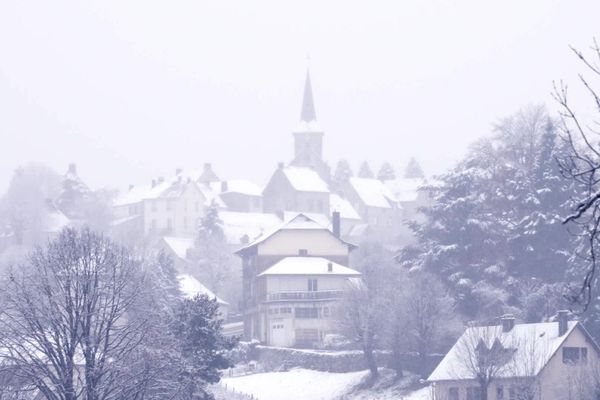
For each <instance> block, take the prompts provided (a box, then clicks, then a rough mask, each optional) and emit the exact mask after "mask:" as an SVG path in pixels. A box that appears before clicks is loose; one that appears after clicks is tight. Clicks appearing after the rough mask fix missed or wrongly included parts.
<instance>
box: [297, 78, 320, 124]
mask: <svg viewBox="0 0 600 400" xmlns="http://www.w3.org/2000/svg"><path fill="white" fill-rule="evenodd" d="M316 120H317V113H316V112H315V102H314V100H313V92H312V85H311V83H310V71H309V70H308V68H307V69H306V80H305V81H304V97H303V98H302V110H301V111H300V121H304V122H312V121H316Z"/></svg>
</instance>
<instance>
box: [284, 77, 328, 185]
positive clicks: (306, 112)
mask: <svg viewBox="0 0 600 400" xmlns="http://www.w3.org/2000/svg"><path fill="white" fill-rule="evenodd" d="M293 135H294V160H293V161H292V162H291V165H294V166H297V167H307V168H311V169H313V170H315V171H316V172H317V173H318V174H319V176H321V178H322V179H323V180H325V182H329V178H330V170H329V166H328V165H327V164H326V163H325V162H324V161H323V136H324V133H323V130H322V129H321V128H320V127H319V124H318V123H317V113H316V112H315V103H314V100H313V92H312V85H311V82H310V72H309V71H308V70H306V81H305V82H304V96H303V98H302V109H301V110H300V123H299V124H298V127H297V128H296V129H295V130H294V132H293Z"/></svg>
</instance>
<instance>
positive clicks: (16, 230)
mask: <svg viewBox="0 0 600 400" xmlns="http://www.w3.org/2000/svg"><path fill="white" fill-rule="evenodd" d="M59 192H60V176H59V175H58V174H57V173H56V172H55V171H54V170H52V169H51V168H49V167H47V166H45V165H41V164H27V165H25V166H22V167H19V168H17V169H16V170H15V172H14V174H13V176H12V179H11V181H10V184H9V186H8V190H7V191H6V193H5V194H4V196H3V197H2V198H1V199H0V230H3V231H6V230H8V231H9V232H12V233H13V234H14V235H15V241H16V243H17V244H19V245H25V246H32V245H35V244H38V243H40V242H41V241H42V240H43V239H44V231H45V230H46V229H47V228H48V225H49V221H48V219H49V214H50V213H51V212H52V211H53V209H54V203H53V200H54V199H55V198H56V196H57V195H58V193H59Z"/></svg>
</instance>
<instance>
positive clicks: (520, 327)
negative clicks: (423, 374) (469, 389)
mask: <svg viewBox="0 0 600 400" xmlns="http://www.w3.org/2000/svg"><path fill="white" fill-rule="evenodd" d="M576 327H578V328H579V329H582V330H584V328H583V327H582V326H581V325H580V324H579V323H578V322H576V321H570V322H569V323H568V329H567V332H566V333H565V334H563V335H562V336H559V335H558V322H543V323H535V324H517V325H515V326H514V327H513V328H512V329H511V330H510V331H508V332H503V331H502V326H501V325H496V326H480V327H471V328H467V329H466V330H465V332H464V333H463V335H462V336H461V337H460V338H459V339H458V341H457V342H456V343H455V344H454V346H453V347H452V349H450V351H449V352H448V354H446V356H445V357H444V359H443V360H442V361H441V362H440V364H439V365H438V366H437V368H436V369H435V370H434V371H433V372H432V373H431V375H430V376H429V379H428V380H429V381H444V380H463V379H475V374H474V371H473V369H472V368H469V367H468V365H469V360H475V359H476V358H473V357H474V356H473V357H470V356H469V354H472V353H473V350H474V349H475V348H476V347H477V345H478V344H479V343H480V341H481V342H482V343H484V344H485V345H486V347H487V348H488V349H491V348H492V346H494V343H495V342H497V344H496V346H499V345H501V346H502V348H504V349H505V350H506V354H507V358H506V360H505V362H504V363H503V366H502V368H500V369H499V370H498V373H497V374H496V376H497V377H499V378H511V377H528V376H536V375H537V374H538V373H539V372H540V371H541V370H542V368H544V366H545V365H546V364H547V363H548V361H550V358H552V356H553V355H554V353H556V351H557V350H558V349H559V348H560V346H561V345H562V344H563V342H564V341H565V339H566V338H567V337H568V336H569V335H570V334H571V332H573V330H574V329H575V328H576ZM584 332H585V330H584Z"/></svg>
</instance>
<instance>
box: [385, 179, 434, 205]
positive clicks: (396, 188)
mask: <svg viewBox="0 0 600 400" xmlns="http://www.w3.org/2000/svg"><path fill="white" fill-rule="evenodd" d="M424 184H425V180H424V179H421V178H400V179H394V180H391V181H385V186H386V187H387V188H388V190H389V191H390V192H392V193H393V194H394V196H395V198H396V199H397V200H398V201H400V202H410V201H416V200H417V198H418V197H419V188H420V187H421V186H423V185H424Z"/></svg>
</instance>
